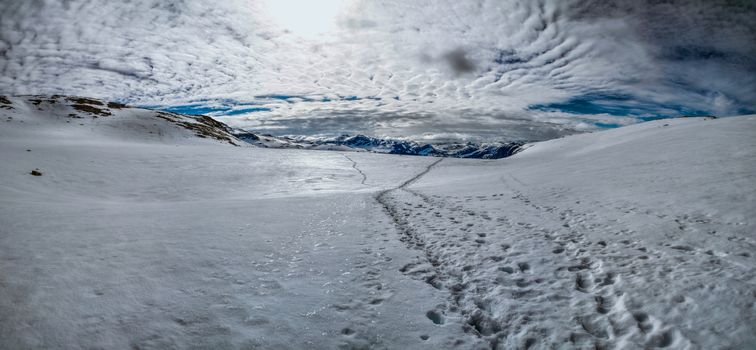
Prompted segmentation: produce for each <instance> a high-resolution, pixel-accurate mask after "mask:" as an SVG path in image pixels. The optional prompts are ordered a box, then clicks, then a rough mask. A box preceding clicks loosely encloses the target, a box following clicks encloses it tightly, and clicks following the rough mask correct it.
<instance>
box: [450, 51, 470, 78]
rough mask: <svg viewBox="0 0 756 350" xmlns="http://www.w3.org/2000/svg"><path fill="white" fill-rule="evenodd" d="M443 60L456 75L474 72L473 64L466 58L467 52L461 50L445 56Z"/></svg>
mask: <svg viewBox="0 0 756 350" xmlns="http://www.w3.org/2000/svg"><path fill="white" fill-rule="evenodd" d="M444 60H445V61H446V63H447V64H449V67H450V68H451V69H452V70H453V71H454V72H455V73H457V74H464V73H472V72H474V71H475V63H474V62H473V61H472V60H470V59H469V58H468V57H467V52H466V51H465V50H463V49H461V48H459V49H455V50H453V51H451V52H449V53H447V54H445V55H444Z"/></svg>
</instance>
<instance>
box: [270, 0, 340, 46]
mask: <svg viewBox="0 0 756 350" xmlns="http://www.w3.org/2000/svg"><path fill="white" fill-rule="evenodd" d="M346 1H347V0H267V2H266V11H267V14H268V16H270V19H271V20H272V21H273V22H274V23H275V24H277V25H278V26H280V27H281V28H282V29H285V30H288V31H289V32H291V33H292V34H294V35H297V36H300V37H303V38H308V39H314V38H317V37H320V36H323V35H325V34H327V33H329V32H332V31H333V30H335V29H336V24H337V19H338V17H339V15H340V14H341V13H342V12H343V11H344V8H345V3H346Z"/></svg>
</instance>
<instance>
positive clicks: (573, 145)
mask: <svg viewBox="0 0 756 350" xmlns="http://www.w3.org/2000/svg"><path fill="white" fill-rule="evenodd" d="M754 136H756V116H748V117H733V118H725V119H716V120H714V119H709V118H693V119H676V120H661V121H655V122H649V123H643V124H639V125H634V126H629V127H624V128H620V129H616V130H611V131H605V132H600V133H595V134H586V135H579V136H570V137H567V138H564V139H558V140H551V141H547V142H543V143H538V144H535V145H531V146H532V147H530V148H529V149H527V150H525V151H524V152H522V153H520V154H517V155H515V156H513V157H512V158H508V159H506V160H503V161H498V162H460V161H457V160H450V159H447V160H444V162H443V163H441V164H439V165H438V166H436V168H435V169H434V170H433V172H431V173H430V174H429V175H428V176H425V177H424V178H423V179H421V180H420V181H419V182H418V183H416V184H414V185H412V186H410V187H409V188H408V189H407V190H404V191H396V192H395V193H391V194H390V196H391V197H392V198H391V202H393V203H398V204H396V205H395V207H393V208H392V210H393V211H395V212H398V213H414V214H412V215H410V216H409V218H406V217H402V216H399V220H398V225H399V227H400V228H401V229H402V230H403V231H404V232H405V233H406V235H407V240H409V241H411V242H412V244H414V245H415V246H417V249H419V250H421V251H423V252H424V253H425V255H426V257H427V258H424V259H419V260H418V261H416V262H414V263H413V265H410V266H408V267H407V269H408V270H409V271H410V274H417V275H418V277H419V278H424V279H426V280H427V279H430V280H432V281H433V283H434V284H437V285H440V286H442V287H441V288H449V287H448V286H449V285H451V286H453V287H452V288H451V291H450V293H449V298H448V300H447V302H446V303H444V304H442V305H440V306H439V307H438V308H437V312H438V313H439V314H442V315H445V317H447V318H451V319H454V320H455V322H458V323H462V324H463V325H466V326H467V327H469V329H470V333H472V334H475V335H476V336H479V337H480V338H481V339H484V340H485V341H488V342H490V343H498V344H503V345H502V347H503V348H515V347H518V346H523V344H532V345H538V346H537V347H539V348H544V347H545V348H551V347H561V346H565V345H566V344H567V345H568V347H571V346H576V347H579V348H593V347H594V346H595V347H596V348H606V347H608V348H649V347H670V348H694V349H721V348H741V349H742V348H753V347H756V304H755V302H756V257H754V254H755V253H754V251H756V250H755V248H756V236H755V235H754V219H753V218H754V213H756V137H754ZM417 212H420V214H417ZM428 262H431V264H430V265H431V266H432V267H431V266H429V264H428Z"/></svg>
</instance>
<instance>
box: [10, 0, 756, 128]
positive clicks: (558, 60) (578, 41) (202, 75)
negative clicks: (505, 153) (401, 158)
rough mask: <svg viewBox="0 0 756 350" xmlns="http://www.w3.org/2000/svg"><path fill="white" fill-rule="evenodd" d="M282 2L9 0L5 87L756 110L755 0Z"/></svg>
mask: <svg viewBox="0 0 756 350" xmlns="http://www.w3.org/2000/svg"><path fill="white" fill-rule="evenodd" d="M268 1H275V0H256V1H250V0H226V1H221V2H207V1H201V0H182V1H178V0H173V1H168V0H133V1H129V2H113V1H106V0H87V1H85V0H66V1H54V0H34V1H14V0H0V3H1V4H2V8H3V11H2V12H0V93H5V94H28V93H32V94H37V93H62V94H76V95H87V96H93V97H101V98H108V99H116V100H120V101H125V102H129V103H134V104H139V105H153V106H155V105H159V106H186V105H195V106H199V107H198V108H206V109H207V108H209V110H211V111H214V109H213V108H215V107H217V105H218V104H219V103H221V104H223V103H225V102H223V101H235V102H238V103H240V104H239V105H238V106H226V107H224V108H226V110H227V111H235V112H237V111H245V109H246V110H247V111H246V112H238V113H236V114H233V116H228V117H224V120H226V119H227V120H230V121H232V122H234V123H235V124H236V125H237V126H244V125H243V124H244V123H246V125H248V126H249V127H260V126H261V125H262V126H264V125H268V126H271V127H273V126H275V127H276V128H278V129H277V130H280V132H285V130H288V131H292V132H293V131H297V132H302V133H308V132H313V133H314V132H325V131H327V130H326V129H328V128H331V129H333V131H334V132H336V131H339V132H340V131H348V130H347V129H349V130H352V131H357V130H359V131H361V132H366V133H371V132H372V133H374V134H379V133H390V134H394V136H407V135H420V136H422V137H432V136H429V135H426V134H427V133H437V134H438V135H463V134H464V135H478V136H475V137H483V136H486V137H496V136H497V135H499V136H506V137H530V138H533V139H537V138H543V137H549V136H553V135H557V134H563V133H569V132H574V131H575V130H578V129H580V130H583V129H585V128H586V127H587V128H591V125H593V126H594V127H595V126H596V125H599V126H601V125H610V124H611V125H621V124H625V123H627V122H633V121H637V120H641V119H642V118H644V117H648V116H661V115H678V114H684V113H687V112H696V113H698V112H700V113H706V114H718V115H727V114H739V113H745V112H752V111H754V109H756V74H755V73H756V59H754V57H756V45H754V44H753V43H754V42H756V24H754V21H752V20H751V19H752V18H754V17H756V16H755V15H756V6H754V5H753V4H751V3H750V2H747V1H740V2H739V1H730V0H669V1H663V2H660V1H653V0H645V1H632V2H627V1H620V0H610V1H598V0H589V1H577V0H537V1H533V0H509V1H501V0H471V1H438V0H403V1H400V0H380V1H377V0H344V1H343V3H344V5H343V7H342V8H341V12H340V13H338V15H337V16H335V19H334V21H335V22H334V25H333V26H331V27H333V28H335V29H333V30H332V32H329V33H327V34H324V35H321V36H318V37H317V38H312V37H306V36H301V35H298V34H297V33H296V32H292V31H289V30H287V29H286V28H282V27H281V25H280V24H279V23H276V21H275V19H274V18H272V17H271V16H270V15H269V11H268V10H267V9H266V6H267V5H266V3H267V2H268ZM284 15H285V13H284ZM315 17H317V16H314V15H313V18H315ZM329 28H330V27H329ZM264 95H268V96H272V95H286V96H298V97H292V98H291V99H276V98H265V97H264ZM308 96H309V97H308ZM219 101H220V102H219ZM245 103H247V104H254V107H249V106H247V107H245V105H244V104H245ZM203 105H204V107H203ZM213 113H215V112H213ZM219 115H220V114H219ZM308 118H309V119H311V120H312V121H307V120H308ZM316 120H318V121H320V122H322V124H318V123H317V122H316ZM297 125H298V126H297ZM320 125H323V126H327V128H326V127H321V126H320ZM294 126H296V127H294ZM490 130H494V131H495V132H489V131H490ZM529 130H530V131H529ZM423 135H425V136H423ZM528 135H529V136H528Z"/></svg>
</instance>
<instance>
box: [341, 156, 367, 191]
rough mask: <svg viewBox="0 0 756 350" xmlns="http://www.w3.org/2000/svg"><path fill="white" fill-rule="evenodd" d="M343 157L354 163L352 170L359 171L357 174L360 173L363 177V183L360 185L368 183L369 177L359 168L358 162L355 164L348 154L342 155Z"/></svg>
mask: <svg viewBox="0 0 756 350" xmlns="http://www.w3.org/2000/svg"><path fill="white" fill-rule="evenodd" d="M342 156H344V158H346V159H347V160H349V161H350V162H352V168H354V170H357V172H358V173H360V175H362V181H361V182H360V184H362V185H364V184H365V182H366V181H367V175H365V173H364V172H363V171H362V169H360V168H359V166H357V162H355V161H354V160H353V159H352V158H350V157H349V156H347V155H346V154H342Z"/></svg>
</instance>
